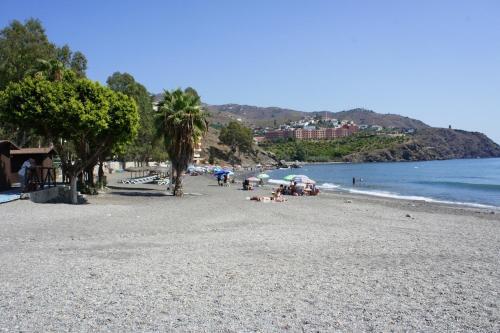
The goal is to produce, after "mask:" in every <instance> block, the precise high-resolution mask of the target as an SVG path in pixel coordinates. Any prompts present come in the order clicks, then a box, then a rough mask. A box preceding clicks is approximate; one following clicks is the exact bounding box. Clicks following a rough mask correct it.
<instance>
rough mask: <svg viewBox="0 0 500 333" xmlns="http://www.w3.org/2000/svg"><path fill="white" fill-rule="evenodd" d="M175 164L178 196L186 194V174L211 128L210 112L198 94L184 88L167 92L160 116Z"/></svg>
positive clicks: (158, 121) (160, 131) (158, 124)
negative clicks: (208, 114) (202, 104)
mask: <svg viewBox="0 0 500 333" xmlns="http://www.w3.org/2000/svg"><path fill="white" fill-rule="evenodd" d="M156 128H157V131H158V132H157V133H158V135H159V136H160V137H162V138H163V140H164V143H165V146H166V149H167V152H168V156H169V158H170V162H171V164H172V171H173V179H174V190H173V194H174V195H175V196H182V195H183V188H182V176H183V173H184V172H185V170H186V168H187V167H188V165H189V163H191V162H192V160H193V155H194V148H195V146H196V144H197V143H198V142H199V141H200V140H201V138H202V137H203V135H204V134H205V133H206V132H207V130H208V121H207V114H206V113H205V112H204V111H203V110H202V107H201V101H200V98H199V97H198V96H195V95H194V94H191V93H186V92H184V91H182V90H181V89H176V90H172V91H165V92H164V95H163V100H162V101H161V102H160V104H159V114H158V116H157V118H156Z"/></svg>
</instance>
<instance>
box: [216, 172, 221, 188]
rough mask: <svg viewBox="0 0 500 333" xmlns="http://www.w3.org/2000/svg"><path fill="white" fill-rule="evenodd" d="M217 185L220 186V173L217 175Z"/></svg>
mask: <svg viewBox="0 0 500 333" xmlns="http://www.w3.org/2000/svg"><path fill="white" fill-rule="evenodd" d="M217 185H219V186H222V175H221V174H218V175H217Z"/></svg>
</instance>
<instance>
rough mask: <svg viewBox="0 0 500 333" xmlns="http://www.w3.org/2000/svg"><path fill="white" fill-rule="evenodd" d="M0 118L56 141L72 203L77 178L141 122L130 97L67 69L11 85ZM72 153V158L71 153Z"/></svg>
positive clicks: (1, 95)
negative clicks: (57, 77)
mask: <svg viewBox="0 0 500 333" xmlns="http://www.w3.org/2000/svg"><path fill="white" fill-rule="evenodd" d="M0 120H1V121H5V122H7V123H10V124H14V125H16V126H19V128H21V129H31V130H33V131H35V132H36V133H37V134H39V135H42V136H44V137H45V138H47V139H48V140H50V141H51V142H52V143H53V144H54V146H55V148H56V150H57V152H58V154H59V157H60V158H61V164H62V168H63V170H65V172H66V174H67V175H68V176H69V178H70V182H71V190H72V202H73V203H77V196H76V190H77V187H76V179H77V176H78V175H79V174H80V173H82V171H83V170H84V169H85V168H86V167H88V166H89V165H91V164H92V163H94V162H95V159H96V158H97V156H99V154H101V153H102V152H104V151H105V150H106V149H109V147H110V146H114V145H117V144H121V143H124V142H127V141H128V140H130V139H132V138H133V137H134V135H135V134H136V133H137V127H138V121H139V119H138V113H137V106H136V104H135V102H134V101H133V100H132V99H131V98H129V97H127V96H125V95H123V94H117V93H114V92H113V91H111V90H109V89H108V88H105V87H102V86H101V85H100V84H98V83H97V82H93V81H90V80H87V79H84V78H79V77H78V76H77V75H76V74H75V73H74V72H73V71H70V70H64V71H63V73H62V78H61V80H55V81H53V80H49V79H47V78H46V77H45V76H44V75H35V76H33V77H31V76H27V77H26V78H25V79H23V80H22V81H20V82H12V83H10V84H9V85H8V86H7V87H6V89H5V90H3V91H1V92H0ZM73 151H75V152H76V156H74V157H70V155H71V154H70V153H71V152H73Z"/></svg>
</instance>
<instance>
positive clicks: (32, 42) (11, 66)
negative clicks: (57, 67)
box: [0, 18, 56, 89]
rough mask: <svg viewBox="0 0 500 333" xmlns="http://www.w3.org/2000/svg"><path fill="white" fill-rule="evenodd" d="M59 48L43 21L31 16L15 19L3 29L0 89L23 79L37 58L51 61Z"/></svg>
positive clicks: (0, 56) (0, 47)
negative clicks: (20, 20) (50, 40)
mask: <svg viewBox="0 0 500 333" xmlns="http://www.w3.org/2000/svg"><path fill="white" fill-rule="evenodd" d="M55 56H56V47H55V46H54V44H52V43H51V42H49V40H48V38H47V35H46V34H45V29H44V28H43V27H42V23H41V22H40V21H39V20H37V19H33V18H32V19H29V20H27V21H26V22H25V23H24V24H23V23H21V22H19V21H17V20H14V21H12V22H11V23H10V25H9V26H7V27H5V28H4V29H2V30H1V31H0V89H3V88H5V87H6V86H7V84H8V83H9V82H11V81H20V80H22V79H23V77H24V76H25V74H26V73H27V72H28V71H29V70H30V69H32V68H33V66H34V65H35V64H36V63H37V61H38V59H44V60H50V59H54V58H55Z"/></svg>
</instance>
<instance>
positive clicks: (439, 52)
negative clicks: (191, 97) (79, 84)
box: [0, 0, 500, 142]
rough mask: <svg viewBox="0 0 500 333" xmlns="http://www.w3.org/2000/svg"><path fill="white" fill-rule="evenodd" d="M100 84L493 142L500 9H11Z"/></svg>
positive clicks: (499, 91) (374, 4) (254, 5)
mask: <svg viewBox="0 0 500 333" xmlns="http://www.w3.org/2000/svg"><path fill="white" fill-rule="evenodd" d="M29 17H37V18H39V19H40V20H41V21H42V22H43V24H44V26H45V28H46V30H47V34H48V36H49V38H50V40H51V41H53V42H55V43H56V44H59V45H62V44H64V43H67V44H69V45H70V47H71V48H72V49H74V50H80V51H82V52H83V53H84V54H85V55H86V56H87V58H88V61H89V68H88V72H87V74H88V76H89V77H90V78H91V79H94V80H98V81H101V82H105V80H106V78H107V77H108V76H109V75H110V74H112V73H113V72H115V71H121V72H129V73H131V74H132V75H134V77H135V78H136V79H137V80H138V81H139V82H141V83H143V84H144V85H145V86H146V87H147V88H148V89H149V90H150V91H151V92H161V91H162V90H163V89H171V88H175V87H179V86H180V87H186V86H193V87H194V88H196V89H197V90H198V91H199V93H200V95H201V96H202V98H203V100H204V101H205V102H207V103H211V104H223V103H240V104H250V105H259V106H281V107H289V108H293V109H298V110H304V111H315V110H332V111H340V110H345V109H350V108H354V107H364V108H368V109H372V110H374V111H377V112H380V113H398V114H402V115H405V116H409V117H413V118H417V119H420V120H423V121H424V122H426V123H428V124H430V125H433V126H441V127H447V126H448V124H451V125H452V126H453V127H454V128H462V129H467V130H477V131H481V132H485V133H486V134H488V135H489V136H490V137H491V138H493V139H494V140H495V141H496V142H500V129H499V127H500V1H498V0H493V1H483V0H474V1H473V0H470V1H459V0H455V1H447V0H434V1H425V0H415V1H384V0H377V1H368V0H366V1H356V0H350V1H348V0H345V1H334V0H330V1H328V0H325V1H315V0H310V1H305V0H303V1H293V0H288V1H285V0H283V1H278V0H276V1H273V0H252V1H235V0H232V1H231V0H225V1H222V0H220V1H219V0H213V1H202V0H199V1H189V0H179V1H124V0H122V1H109V0H108V1H102V0H101V1H49V0H46V1H41V0H40V1H20V0H17V1H11V0H2V2H1V3H0V25H1V26H5V25H7V24H8V23H9V22H10V21H11V20H13V19H19V20H25V19H27V18H29Z"/></svg>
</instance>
